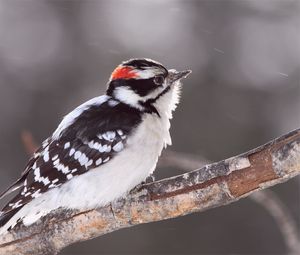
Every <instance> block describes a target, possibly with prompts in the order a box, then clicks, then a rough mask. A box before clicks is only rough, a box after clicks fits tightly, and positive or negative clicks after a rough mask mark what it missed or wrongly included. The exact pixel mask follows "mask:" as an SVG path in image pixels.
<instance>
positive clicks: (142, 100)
mask: <svg viewBox="0 0 300 255" xmlns="http://www.w3.org/2000/svg"><path fill="white" fill-rule="evenodd" d="M190 73H191V71H190V70H186V71H182V72H178V71H176V70H174V69H171V70H168V69H166V68H165V67H164V66H163V65H162V64H160V63H158V62H156V61H153V60H151V59H145V58H139V59H130V60H128V61H125V62H123V63H122V64H120V65H119V66H118V67H117V68H116V69H115V70H114V71H113V72H112V74H111V77H110V81H109V84H108V89H107V95H109V96H111V97H113V98H115V99H117V100H118V101H120V102H122V103H125V104H127V105H130V106H131V107H134V108H137V109H139V110H141V111H145V112H156V113H158V112H157V110H158V111H160V110H165V109H163V107H167V105H172V104H175V105H176V103H177V102H178V87H179V84H180V80H181V79H182V78H185V77H186V76H187V75H189V74H190ZM175 97H176V99H175ZM175 101H176V102H175ZM170 107H171V108H172V106H170ZM173 108H174V107H173ZM171 110H173V109H171Z"/></svg>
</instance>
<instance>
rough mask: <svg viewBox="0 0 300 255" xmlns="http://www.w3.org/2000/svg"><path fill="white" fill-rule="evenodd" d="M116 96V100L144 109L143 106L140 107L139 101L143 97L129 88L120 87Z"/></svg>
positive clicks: (115, 93)
mask: <svg viewBox="0 0 300 255" xmlns="http://www.w3.org/2000/svg"><path fill="white" fill-rule="evenodd" d="M114 96H115V98H116V99H118V100H120V101H121V102H124V103H126V104H129V105H131V106H133V107H138V108H141V109H142V108H143V107H142V106H140V107H139V101H140V100H142V97H141V96H139V95H138V94H136V93H135V92H134V91H132V90H131V89H130V88H129V87H126V86H123V87H118V88H116V89H115V91H114Z"/></svg>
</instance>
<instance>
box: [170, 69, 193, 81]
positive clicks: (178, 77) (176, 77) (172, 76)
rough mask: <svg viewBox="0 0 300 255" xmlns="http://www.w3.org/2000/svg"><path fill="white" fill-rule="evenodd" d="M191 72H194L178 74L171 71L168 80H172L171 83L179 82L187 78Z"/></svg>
mask: <svg viewBox="0 0 300 255" xmlns="http://www.w3.org/2000/svg"><path fill="white" fill-rule="evenodd" d="M191 72H192V71H191V70H185V71H181V72H178V71H176V70H174V69H171V70H169V75H168V79H169V80H170V82H171V83H173V82H175V81H177V80H181V79H183V78H186V77H187V76H188V75H189V74H190V73H191Z"/></svg>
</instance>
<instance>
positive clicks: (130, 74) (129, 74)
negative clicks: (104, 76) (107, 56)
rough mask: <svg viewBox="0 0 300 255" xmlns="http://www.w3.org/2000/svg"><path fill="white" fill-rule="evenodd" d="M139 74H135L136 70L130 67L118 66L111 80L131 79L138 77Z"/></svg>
mask: <svg viewBox="0 0 300 255" xmlns="http://www.w3.org/2000/svg"><path fill="white" fill-rule="evenodd" d="M137 76H138V75H137V73H136V72H134V69H133V68H132V67H129V66H118V67H117V68H116V69H115V70H114V71H113V72H112V74H111V77H110V79H111V80H116V79H130V78H135V77H137Z"/></svg>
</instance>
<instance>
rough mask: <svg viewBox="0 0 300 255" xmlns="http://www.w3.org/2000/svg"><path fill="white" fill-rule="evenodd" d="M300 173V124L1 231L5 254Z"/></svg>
mask: <svg viewBox="0 0 300 255" xmlns="http://www.w3.org/2000/svg"><path fill="white" fill-rule="evenodd" d="M299 173H300V129H298V130H295V131H293V132H290V133H288V134H286V135H284V136H282V137H280V138H277V139H275V140H273V141H271V142H269V143H267V144H265V145H262V146H260V147H258V148H256V149H254V150H251V151H249V152H246V153H244V154H241V155H239V156H236V157H232V158H229V159H226V160H223V161H220V162H218V163H214V164H210V165H207V166H205V167H203V168H201V169H197V170H194V171H192V172H188V173H185V174H182V175H179V176H174V177H171V178H168V179H164V180H161V181H157V182H153V183H150V184H147V185H144V186H143V187H142V188H141V189H140V190H138V191H135V192H132V193H131V194H129V195H128V196H127V197H126V198H124V199H120V200H118V201H116V202H114V203H112V204H111V205H109V206H106V207H102V208H97V209H95V210H89V211H66V210H57V211H54V212H53V213H52V214H51V215H49V216H47V217H45V218H43V219H42V220H41V221H39V222H37V223H36V224H34V225H32V226H30V227H25V226H22V225H21V226H19V227H17V228H16V229H15V230H14V231H12V232H10V233H8V234H6V235H5V236H1V237H0V254H15V255H18V254H22V255H25V254H26V255H27V254H28V255H29V254H30V255H38V254H57V253H58V252H59V251H60V250H61V249H62V248H64V247H66V246H68V245H70V244H72V243H75V242H79V241H84V240H87V239H91V238H95V237H97V236H101V235H104V234H107V233H109V232H112V231H115V230H118V229H121V228H125V227H130V226H133V225H138V224H142V223H147V222H153V221H159V220H164V219H169V218H174V217H178V216H183V215H186V214H189V213H193V212H199V211H203V210H206V209H209V208H213V207H217V206H221V205H226V204H228V203H232V202H235V201H237V200H238V199H240V198H243V197H246V196H248V195H249V194H251V193H252V192H255V191H257V190H261V189H265V188H268V187H270V186H273V185H276V184H279V183H282V182H284V181H287V180H289V179H290V178H292V177H294V176H296V175H298V174H299Z"/></svg>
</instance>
